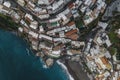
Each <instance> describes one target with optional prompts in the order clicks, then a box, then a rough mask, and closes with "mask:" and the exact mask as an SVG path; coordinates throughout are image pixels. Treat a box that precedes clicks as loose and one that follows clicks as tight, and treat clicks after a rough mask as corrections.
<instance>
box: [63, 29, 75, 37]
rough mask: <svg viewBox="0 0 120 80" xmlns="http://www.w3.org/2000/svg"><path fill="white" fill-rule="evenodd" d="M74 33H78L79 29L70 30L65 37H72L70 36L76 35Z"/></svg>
mask: <svg viewBox="0 0 120 80" xmlns="http://www.w3.org/2000/svg"><path fill="white" fill-rule="evenodd" d="M74 33H77V29H74V30H70V31H68V32H66V33H65V36H66V37H67V36H70V35H72V34H74Z"/></svg>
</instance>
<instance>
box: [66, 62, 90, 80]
mask: <svg viewBox="0 0 120 80" xmlns="http://www.w3.org/2000/svg"><path fill="white" fill-rule="evenodd" d="M65 65H66V67H67V69H68V71H69V73H70V74H71V75H72V76H73V77H74V80H83V79H84V80H90V78H89V77H88V75H87V73H86V72H84V71H83V70H82V68H81V65H80V64H79V63H77V62H73V61H69V60H66V61H65Z"/></svg>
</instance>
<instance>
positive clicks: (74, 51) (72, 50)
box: [70, 49, 81, 54]
mask: <svg viewBox="0 0 120 80" xmlns="http://www.w3.org/2000/svg"><path fill="white" fill-rule="evenodd" d="M70 52H71V53H72V54H80V53H81V52H80V50H74V49H71V50H70Z"/></svg>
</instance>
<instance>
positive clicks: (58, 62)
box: [56, 60, 75, 80]
mask: <svg viewBox="0 0 120 80" xmlns="http://www.w3.org/2000/svg"><path fill="white" fill-rule="evenodd" d="M56 62H57V64H58V65H60V66H61V67H62V68H63V69H64V70H65V72H66V74H67V75H68V77H69V80H75V79H74V78H73V76H72V75H71V74H70V72H69V70H68V68H67V66H66V65H65V64H63V63H62V62H60V61H59V60H58V61H56Z"/></svg>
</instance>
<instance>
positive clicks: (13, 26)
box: [0, 14, 19, 30]
mask: <svg viewBox="0 0 120 80" xmlns="http://www.w3.org/2000/svg"><path fill="white" fill-rule="evenodd" d="M18 27H19V25H18V24H17V23H15V22H14V21H13V20H12V18H11V17H9V16H6V15H3V14H0V28H2V29H6V30H17V28H18Z"/></svg>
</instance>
